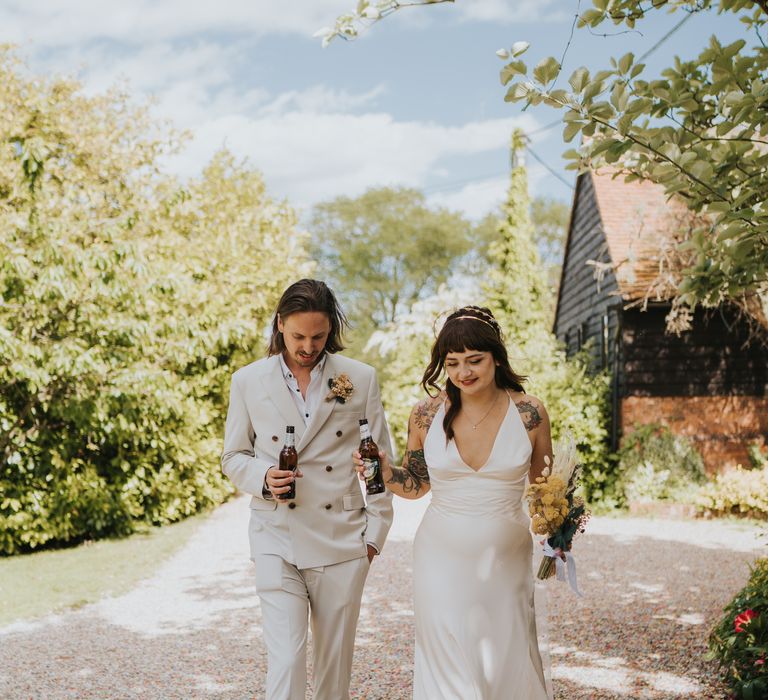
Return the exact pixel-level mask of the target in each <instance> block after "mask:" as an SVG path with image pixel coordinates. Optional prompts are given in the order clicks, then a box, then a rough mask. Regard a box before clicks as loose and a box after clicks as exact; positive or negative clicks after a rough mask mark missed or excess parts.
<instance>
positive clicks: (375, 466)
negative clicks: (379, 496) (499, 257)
mask: <svg viewBox="0 0 768 700" xmlns="http://www.w3.org/2000/svg"><path fill="white" fill-rule="evenodd" d="M359 452H360V457H361V458H362V460H363V466H364V467H365V472H364V473H363V476H364V477H365V492H366V493H368V494H374V493H382V492H383V491H385V490H386V487H385V486H384V477H383V476H382V474H381V461H380V460H379V448H378V446H377V445H376V443H375V442H374V441H373V438H372V437H371V428H370V427H369V425H368V419H367V418H361V419H360V450H359Z"/></svg>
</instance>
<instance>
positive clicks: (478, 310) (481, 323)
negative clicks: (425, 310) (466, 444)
mask: <svg viewBox="0 0 768 700" xmlns="http://www.w3.org/2000/svg"><path fill="white" fill-rule="evenodd" d="M467 350H475V351H477V352H490V353H491V355H492V356H493V359H494V361H495V362H496V372H495V375H494V380H495V382H496V386H497V387H499V388H500V389H513V390H515V391H522V392H525V389H524V388H523V382H524V381H525V380H526V377H524V376H522V375H520V374H516V373H515V372H513V371H512V368H511V367H510V366H509V357H508V355H507V348H506V347H505V346H504V340H503V338H502V335H501V327H500V326H499V323H498V321H497V320H496V319H495V318H494V316H493V314H492V313H491V311H490V309H487V308H486V307H484V306H464V307H462V308H461V309H459V310H458V311H454V312H453V313H452V314H451V315H450V316H448V318H447V319H446V321H445V323H444V324H443V327H442V329H441V330H440V333H438V335H437V339H436V340H435V344H434V345H433V346H432V354H431V357H430V361H429V365H428V366H427V369H426V370H425V371H424V376H423V377H422V379H421V385H422V386H423V387H424V390H425V391H426V392H427V393H428V394H429V395H430V396H432V395H433V394H432V392H431V391H430V389H436V390H437V392H438V393H439V392H440V386H439V385H438V383H437V380H438V379H439V378H440V377H441V375H442V374H443V370H444V369H445V356H446V355H447V354H448V353H449V352H466V351H467ZM445 391H446V393H447V394H448V399H449V400H450V406H449V407H448V410H447V411H446V412H445V418H443V430H444V431H445V437H446V438H447V439H448V440H452V439H453V421H454V420H455V418H456V416H457V415H458V413H459V411H460V410H461V389H459V388H458V387H457V386H456V385H454V384H453V382H451V380H450V379H446V381H445Z"/></svg>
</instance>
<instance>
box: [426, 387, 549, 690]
mask: <svg viewBox="0 0 768 700" xmlns="http://www.w3.org/2000/svg"><path fill="white" fill-rule="evenodd" d="M443 416H444V407H443V408H440V410H439V411H438V413H437V415H435V418H434V421H433V422H432V426H431V427H430V429H429V432H428V433H427V437H426V441H425V445H424V456H425V459H426V462H427V465H428V467H429V476H430V483H431V486H432V502H431V504H430V505H429V508H428V509H427V512H426V514H425V515H424V519H423V520H422V523H421V526H420V527H419V530H418V532H417V533H416V539H415V544H414V547H415V552H414V595H415V605H414V607H415V615H416V662H415V672H414V694H413V697H414V698H415V700H547V692H546V690H545V683H544V675H543V670H542V663H541V656H540V654H539V648H538V644H537V640H536V619H535V614H534V604H533V593H534V581H533V571H532V536H531V533H530V530H529V519H528V515H527V514H526V513H525V512H524V510H523V503H522V501H523V494H524V491H525V485H526V477H527V474H528V470H529V468H530V461H531V443H530V440H529V438H528V435H527V432H526V430H525V426H524V425H523V423H522V420H521V418H520V415H519V413H518V411H517V410H516V406H515V405H514V403H513V402H512V401H511V400H510V402H509V407H508V409H507V414H506V416H505V418H504V420H503V422H502V424H501V426H500V428H499V432H498V434H497V436H496V441H495V442H494V445H493V449H492V451H491V454H490V456H489V457H488V460H487V462H486V463H485V464H484V465H483V467H482V468H481V469H479V470H478V471H475V470H473V469H472V468H471V467H469V466H468V465H467V464H465V463H464V461H463V460H462V459H461V456H460V454H459V452H458V449H457V447H456V444H455V442H454V441H453V440H451V442H449V443H448V444H446V441H445V433H444V431H443V428H442V423H443Z"/></svg>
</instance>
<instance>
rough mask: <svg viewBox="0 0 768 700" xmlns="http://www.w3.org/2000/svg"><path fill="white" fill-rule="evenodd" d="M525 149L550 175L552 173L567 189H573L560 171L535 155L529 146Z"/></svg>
mask: <svg viewBox="0 0 768 700" xmlns="http://www.w3.org/2000/svg"><path fill="white" fill-rule="evenodd" d="M525 150H526V151H528V153H530V154H531V155H532V156H533V157H534V158H535V159H536V160H537V161H539V163H541V165H543V166H544V167H545V168H546V169H547V170H548V171H549V173H550V175H554V176H555V177H556V178H557V179H558V180H560V182H562V183H563V184H564V185H565V186H566V187H567V188H568V189H569V190H572V189H573V185H572V184H571V183H570V182H568V180H566V179H565V178H564V177H563V176H562V175H561V174H560V173H558V172H557V171H555V170H553V169H552V168H550V167H549V166H548V165H547V164H546V163H545V162H544V161H543V160H542V159H541V158H540V157H539V156H538V155H536V152H535V151H534V150H533V149H532V148H531V147H530V146H526V147H525Z"/></svg>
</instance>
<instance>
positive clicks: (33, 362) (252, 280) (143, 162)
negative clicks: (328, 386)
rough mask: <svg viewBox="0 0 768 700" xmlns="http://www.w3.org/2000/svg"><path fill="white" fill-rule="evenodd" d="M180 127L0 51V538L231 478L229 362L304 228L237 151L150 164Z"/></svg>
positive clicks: (170, 505) (262, 317)
mask: <svg viewBox="0 0 768 700" xmlns="http://www.w3.org/2000/svg"><path fill="white" fill-rule="evenodd" d="M176 145H177V143H176V138H175V136H174V135H173V134H167V133H164V132H163V131H162V130H161V129H160V127H159V125H157V124H155V123H153V122H152V121H151V120H150V119H149V118H148V116H147V114H146V112H145V111H144V110H142V109H140V108H136V107H133V106H132V105H131V103H130V101H129V99H128V96H127V95H124V94H120V93H116V92H115V93H110V94H107V95H101V96H96V97H87V96H85V95H84V94H83V93H82V92H81V90H80V86H79V85H78V84H77V83H76V82H73V81H69V80H63V79H57V80H53V81H50V82H46V81H43V80H40V79H37V78H34V77H28V76H27V75H26V73H25V72H24V70H23V67H21V66H19V64H18V63H17V62H16V60H15V58H14V56H13V55H12V54H11V53H10V52H9V51H5V52H3V53H2V54H0V357H2V358H3V362H2V363H0V428H2V430H0V552H2V553H5V554H12V553H15V552H19V551H27V550H30V549H34V548H39V547H41V546H43V545H62V544H65V543H74V542H78V541H81V540H83V539H86V538H97V537H103V536H108V535H124V534H127V533H129V532H131V531H133V530H134V529H135V528H136V527H137V525H138V524H140V523H152V524H162V523H168V522H172V521H176V520H179V519H181V518H183V517H185V516H187V515H190V514H192V513H195V512H197V511H199V510H201V509H204V508H206V507H207V506H209V505H211V504H213V503H216V502H218V501H220V500H222V498H224V497H225V496H226V494H227V493H228V492H229V486H228V485H227V484H226V483H225V482H224V481H223V479H222V477H221V474H220V470H219V468H218V452H219V449H220V436H221V431H222V423H223V411H224V410H225V407H226V396H225V391H226V386H227V383H228V376H229V374H230V373H231V371H232V370H233V368H235V367H236V365H238V364H240V363H242V362H243V360H244V358H245V357H246V352H248V353H249V354H250V353H252V352H253V349H254V348H255V347H259V346H261V345H263V339H262V336H261V334H260V332H261V330H262V329H263V327H264V325H265V323H266V322H267V320H268V314H269V313H270V310H271V308H272V307H273V304H274V302H275V300H276V297H277V295H278V294H279V292H280V291H281V288H282V287H283V286H284V285H285V284H286V283H287V282H288V280H289V278H290V277H293V276H295V275H296V274H297V271H299V270H302V269H305V268H303V265H304V262H303V260H304V259H303V257H302V253H301V250H300V246H301V242H302V238H301V236H300V235H297V234H296V232H295V231H294V226H295V218H294V214H293V212H292V211H291V210H290V209H288V208H287V207H286V206H285V205H282V204H276V203H274V202H272V201H271V200H270V199H269V198H268V197H267V196H266V193H265V188H264V183H263V181H262V178H261V176H260V175H259V174H258V173H256V172H254V171H252V170H250V169H248V168H247V167H245V166H244V165H242V164H238V163H237V162H236V161H235V160H234V158H233V157H232V156H231V155H228V154H224V153H222V154H219V155H218V156H217V157H216V158H215V159H214V160H213V161H212V162H211V164H210V165H209V166H208V167H207V169H206V170H205V172H204V173H203V174H202V175H201V176H200V177H198V178H195V179H193V180H192V181H190V182H189V183H187V184H186V185H181V184H179V183H178V182H176V181H175V180H173V179H172V178H170V177H166V176H163V175H161V174H160V173H159V171H158V163H159V161H160V159H161V157H162V156H163V155H165V154H167V153H169V152H170V151H171V150H172V149H173V148H174V147H176ZM265 251H270V257H269V258H267V257H266V256H265V255H264V254H263V253H264V252H265ZM271 260H275V261H277V263H278V264H276V265H272V264H271V262H270V261H271Z"/></svg>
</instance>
